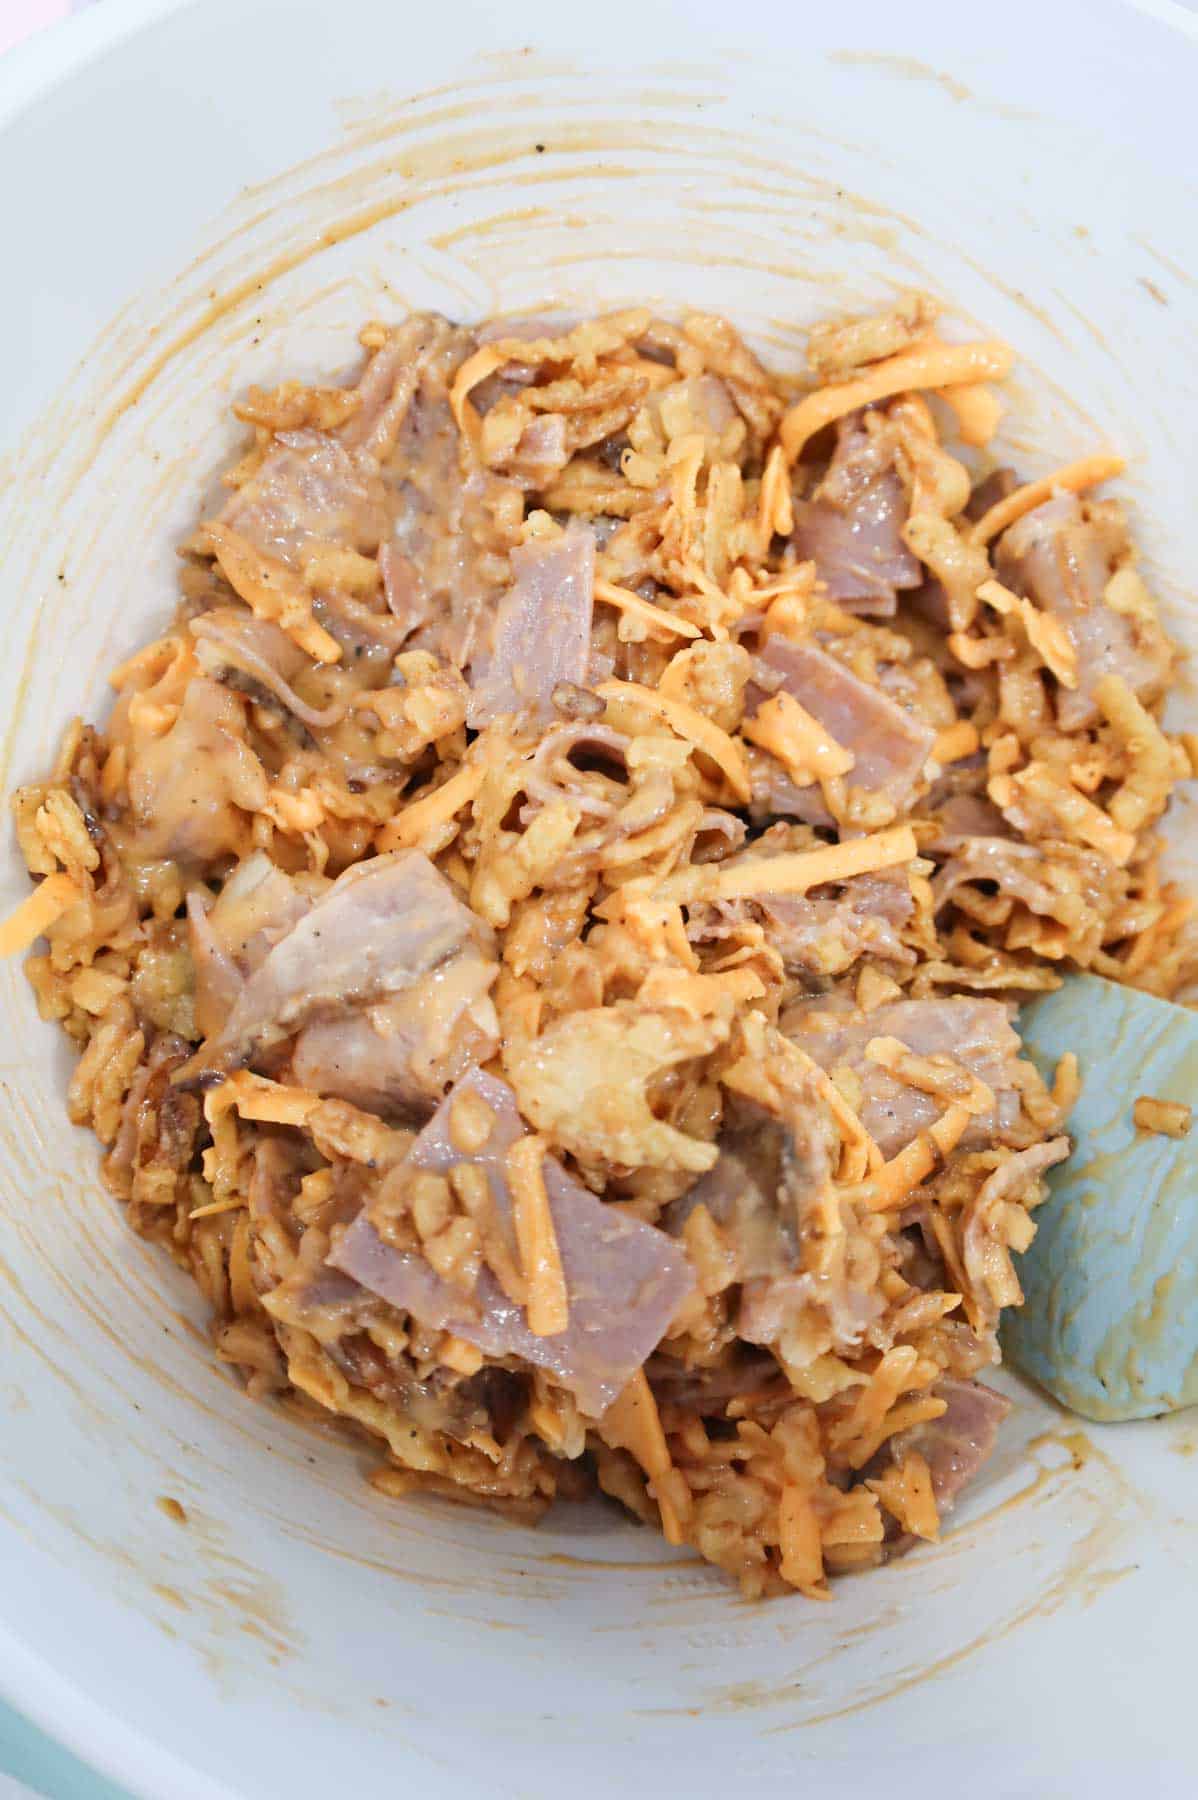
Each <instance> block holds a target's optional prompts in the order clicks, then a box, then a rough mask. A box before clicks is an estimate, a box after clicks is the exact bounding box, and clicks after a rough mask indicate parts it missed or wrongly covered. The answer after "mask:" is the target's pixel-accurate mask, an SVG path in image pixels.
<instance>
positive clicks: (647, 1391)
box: [603, 1369, 684, 1544]
mask: <svg viewBox="0 0 1198 1800" xmlns="http://www.w3.org/2000/svg"><path fill="white" fill-rule="evenodd" d="M603 1430H604V1435H605V1437H608V1438H610V1440H611V1441H612V1442H613V1443H615V1444H619V1445H621V1446H622V1447H623V1448H624V1449H625V1450H627V1451H629V1452H630V1453H631V1454H632V1455H633V1456H634V1457H635V1458H636V1460H637V1462H638V1463H639V1464H640V1466H641V1468H642V1469H643V1470H644V1471H645V1474H646V1475H647V1476H648V1477H649V1479H650V1482H651V1483H661V1482H662V1481H663V1478H665V1477H668V1476H669V1475H670V1474H671V1472H672V1470H673V1467H674V1464H673V1460H672V1458H671V1456H670V1449H669V1445H668V1444H667V1443H666V1434H665V1432H664V1431H663V1430H662V1427H661V1415H660V1413H659V1412H658V1410H657V1401H656V1400H655V1399H654V1398H653V1390H652V1388H651V1387H650V1386H649V1383H648V1381H647V1380H646V1378H645V1371H644V1370H643V1369H638V1370H637V1372H636V1374H635V1375H634V1376H633V1377H632V1380H631V1381H630V1382H629V1383H628V1385H627V1387H625V1389H624V1391H623V1393H621V1394H620V1395H619V1396H618V1397H617V1398H616V1399H615V1400H613V1401H612V1404H611V1405H610V1406H609V1407H608V1409H607V1411H606V1412H605V1413H604V1415H603ZM656 1498H657V1504H658V1506H659V1507H660V1508H661V1523H662V1530H663V1531H664V1532H665V1535H666V1538H667V1539H668V1541H669V1542H670V1543H671V1544H681V1543H682V1542H683V1538H684V1532H683V1520H682V1518H681V1517H680V1516H679V1512H678V1510H677V1508H676V1506H675V1503H674V1501H673V1499H672V1497H671V1496H670V1495H668V1494H667V1493H665V1492H662V1491H661V1488H660V1487H658V1488H657V1489H656Z"/></svg>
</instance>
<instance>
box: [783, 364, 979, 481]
mask: <svg viewBox="0 0 1198 1800" xmlns="http://www.w3.org/2000/svg"><path fill="white" fill-rule="evenodd" d="M1013 360H1014V358H1013V357H1012V354H1011V350H1010V347H1009V346H1008V345H1007V344H1000V343H976V344H935V343H933V344H927V345H925V346H922V347H921V348H919V349H915V350H908V351H904V352H902V353H901V354H900V355H898V356H891V357H888V358H887V359H886V361H885V362H880V363H874V364H873V366H872V367H871V368H869V369H868V370H866V372H865V373H864V374H863V375H859V376H858V377H857V378H856V379H855V380H853V381H846V382H843V383H841V384H839V385H837V386H834V387H825V388H820V389H819V390H818V391H817V392H816V393H814V394H806V395H804V397H803V399H802V400H800V401H799V402H798V404H797V405H796V406H792V407H791V409H790V411H789V412H788V413H787V414H786V417H785V418H784V419H783V421H782V424H781V426H780V428H779V434H778V435H779V438H780V440H781V443H782V448H783V450H784V451H785V452H786V455H787V458H788V459H789V461H791V462H794V461H795V460H796V459H797V458H798V457H799V456H800V455H801V454H802V452H803V449H804V447H805V446H806V445H807V444H808V443H809V442H810V440H811V439H812V438H813V437H814V436H815V434H816V432H817V431H822V430H823V429H824V427H825V426H826V425H833V424H835V422H836V420H837V419H843V418H845V417H846V415H847V414H849V413H851V412H856V411H857V410H858V408H859V407H862V406H873V405H875V404H876V402H877V401H879V400H889V399H892V398H893V396H894V395H895V394H906V393H911V392H913V391H916V390H918V389H919V388H935V389H937V390H939V389H941V388H946V387H956V386H959V385H960V384H961V383H965V384H966V385H967V386H973V385H974V384H975V383H977V382H979V381H1000V380H1001V379H1002V378H1003V376H1004V375H1007V374H1009V373H1010V369H1011V363H1012V361H1013Z"/></svg>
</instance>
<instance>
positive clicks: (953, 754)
mask: <svg viewBox="0 0 1198 1800" xmlns="http://www.w3.org/2000/svg"><path fill="white" fill-rule="evenodd" d="M981 742H982V740H981V738H980V737H979V736H978V728H977V726H976V725H974V724H972V723H971V721H970V720H969V719H958V720H957V722H956V724H955V725H946V726H945V728H944V730H943V731H942V732H941V733H940V735H939V736H938V737H937V739H936V742H935V743H934V744H933V745H932V759H933V761H935V762H938V763H939V764H940V766H941V768H943V767H945V765H946V764H948V763H955V762H960V761H961V760H962V759H963V758H964V757H966V756H972V755H973V753H974V751H975V750H977V749H979V748H980V747H981Z"/></svg>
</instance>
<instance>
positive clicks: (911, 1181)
mask: <svg viewBox="0 0 1198 1800" xmlns="http://www.w3.org/2000/svg"><path fill="white" fill-rule="evenodd" d="M972 1121H973V1114H972V1112H971V1111H970V1110H969V1108H968V1107H967V1106H960V1105H953V1106H950V1107H949V1108H948V1109H947V1111H946V1112H944V1113H943V1114H942V1115H941V1117H940V1118H939V1119H937V1121H936V1123H935V1124H934V1125H931V1126H929V1128H928V1130H927V1131H921V1132H920V1134H919V1136H918V1137H916V1138H912V1140H911V1142H910V1143H909V1144H906V1145H904V1147H903V1149H901V1150H899V1151H898V1152H897V1153H896V1154H895V1155H894V1156H892V1157H891V1158H890V1161H889V1162H886V1163H883V1164H882V1167H881V1168H880V1169H875V1170H874V1171H873V1173H872V1174H871V1175H870V1176H869V1181H870V1183H871V1185H872V1188H873V1193H872V1195H871V1198H870V1205H871V1207H872V1208H873V1210H874V1211H875V1212H892V1211H893V1210H894V1208H895V1207H897V1206H901V1205H902V1203H903V1201H904V1200H905V1199H906V1198H907V1195H908V1194H910V1193H911V1192H912V1191H913V1189H915V1188H917V1187H918V1186H919V1185H920V1183H921V1182H923V1181H926V1180H927V1178H928V1176H929V1175H930V1174H931V1173H932V1171H933V1170H934V1169H935V1168H936V1167H937V1165H938V1164H939V1163H941V1162H943V1160H944V1158H945V1157H946V1156H947V1155H948V1153H949V1151H950V1150H953V1149H955V1148H956V1146H957V1144H959V1143H960V1141H961V1139H962V1137H963V1136H964V1135H965V1133H966V1132H967V1131H968V1129H969V1127H970V1124H971V1123H972Z"/></svg>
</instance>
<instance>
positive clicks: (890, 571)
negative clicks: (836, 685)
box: [791, 413, 923, 617]
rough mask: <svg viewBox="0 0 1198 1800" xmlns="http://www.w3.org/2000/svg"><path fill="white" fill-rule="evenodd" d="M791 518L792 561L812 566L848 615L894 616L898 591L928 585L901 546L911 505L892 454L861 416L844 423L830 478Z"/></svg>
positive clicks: (838, 433) (838, 434) (916, 563)
mask: <svg viewBox="0 0 1198 1800" xmlns="http://www.w3.org/2000/svg"><path fill="white" fill-rule="evenodd" d="M794 514H795V524H794V534H793V536H792V538H791V544H792V546H793V548H794V551H795V555H796V556H797V557H798V559H799V561H800V562H808V561H811V562H814V563H815V566H816V572H817V574H818V575H819V578H820V580H821V581H822V582H823V584H824V586H825V588H826V589H827V593H828V598H829V599H830V600H834V601H836V603H837V604H838V605H840V606H843V607H844V608H845V609H846V611H848V612H856V613H871V614H875V615H880V616H883V617H892V616H893V614H894V611H895V608H896V606H897V590H898V589H900V588H917V587H919V585H920V583H921V582H922V581H923V569H922V567H921V566H920V563H919V561H918V559H917V558H916V557H914V556H913V555H912V554H911V552H910V550H908V548H907V546H906V544H905V543H904V542H903V537H902V528H903V526H904V525H905V524H906V522H907V514H908V503H907V494H906V490H905V488H904V487H903V484H902V482H901V481H900V479H899V477H898V475H897V474H896V472H895V468H894V454H893V450H892V448H891V446H890V445H889V444H888V443H886V442H885V441H884V440H883V439H882V438H880V437H874V436H873V435H871V433H870V432H869V431H867V430H866V428H865V423H864V415H863V414H862V413H851V414H850V415H849V417H848V418H846V419H842V420H841V421H840V424H839V425H838V426H837V429H836V450H835V453H834V455H833V457H832V461H831V462H830V463H829V465H828V469H827V473H826V474H825V475H824V478H823V480H822V481H821V482H820V484H819V486H818V487H817V488H816V490H815V494H814V496H813V497H812V499H810V500H799V501H797V502H796V503H795V509H794Z"/></svg>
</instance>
